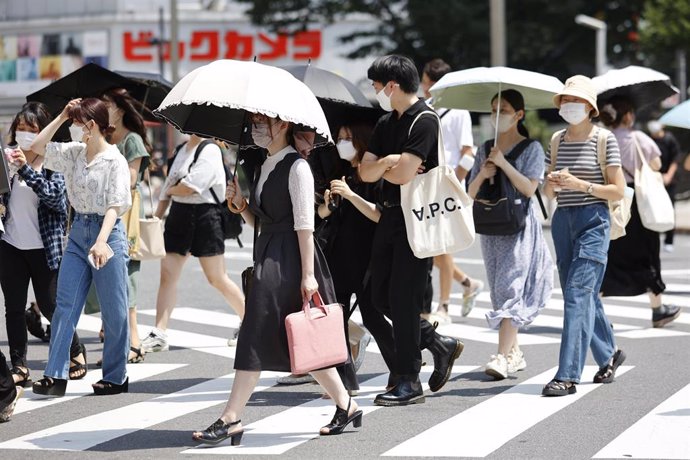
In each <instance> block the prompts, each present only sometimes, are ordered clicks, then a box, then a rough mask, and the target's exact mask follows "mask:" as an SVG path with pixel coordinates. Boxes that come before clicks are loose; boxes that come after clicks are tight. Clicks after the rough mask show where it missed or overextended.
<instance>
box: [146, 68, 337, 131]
mask: <svg viewBox="0 0 690 460" xmlns="http://www.w3.org/2000/svg"><path fill="white" fill-rule="evenodd" d="M154 113H155V114H156V115H157V116H159V117H161V118H163V119H165V120H166V121H168V122H169V123H171V124H173V125H174V126H176V127H177V128H178V129H179V130H180V131H182V132H183V133H188V134H198V135H200V136H204V137H213V138H217V139H222V140H224V141H227V142H230V143H233V144H238V145H239V144H241V143H242V140H243V131H244V128H245V125H246V116H247V115H248V114H250V113H261V114H263V115H267V116H269V117H278V118H280V119H281V120H284V121H289V122H292V123H295V124H297V125H302V126H304V127H307V128H310V129H313V130H314V131H315V132H316V141H315V145H318V144H325V143H328V142H332V138H331V133H330V130H329V128H328V122H327V121H326V116H325V115H324V113H323V110H322V109H321V106H320V105H319V102H318V101H317V100H316V96H314V93H312V92H311V90H310V89H309V88H308V87H307V86H306V85H305V84H304V83H302V82H301V81H299V80H298V79H296V78H295V77H294V76H292V75H291V74H290V73H289V72H287V71H285V70H283V69H279V68H277V67H273V66H268V65H264V64H260V63H258V62H247V61H236V60H231V59H224V60H218V61H214V62H211V63H210V64H207V65H204V66H201V67H199V68H197V69H195V70H193V71H191V72H190V73H188V74H187V75H185V76H184V77H183V78H182V79H181V80H180V81H179V82H178V83H177V84H176V85H175V86H174V87H173V88H172V90H171V91H170V93H168V95H167V96H166V97H165V99H164V100H163V102H162V103H161V105H160V106H159V107H158V109H156V110H155V111H154Z"/></svg>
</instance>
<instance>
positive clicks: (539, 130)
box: [525, 110, 553, 150]
mask: <svg viewBox="0 0 690 460" xmlns="http://www.w3.org/2000/svg"><path fill="white" fill-rule="evenodd" d="M525 128H527V131H529V137H530V139H536V140H538V141H539V142H541V145H542V147H544V150H546V148H547V147H548V145H549V142H550V141H551V134H553V128H550V127H549V124H548V123H547V122H546V121H545V120H542V119H541V118H539V113H538V112H537V111H536V110H528V111H527V112H525Z"/></svg>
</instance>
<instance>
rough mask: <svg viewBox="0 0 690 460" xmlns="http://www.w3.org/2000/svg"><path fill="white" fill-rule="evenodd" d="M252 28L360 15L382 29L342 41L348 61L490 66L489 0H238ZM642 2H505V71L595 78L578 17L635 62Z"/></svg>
mask: <svg viewBox="0 0 690 460" xmlns="http://www.w3.org/2000/svg"><path fill="white" fill-rule="evenodd" d="M242 1H244V2H247V3H250V4H251V7H250V8H249V12H248V14H249V16H250V18H251V20H252V22H254V23H255V24H257V25H262V26H267V27H269V28H271V29H273V30H279V31H281V32H288V33H289V32H294V31H297V30H303V29H305V28H306V27H307V26H308V25H309V24H313V23H318V24H330V23H333V22H334V21H339V20H342V19H343V18H345V17H346V16H347V15H350V14H364V15H368V16H369V17H371V18H376V19H378V20H379V21H380V27H377V28H374V29H372V30H362V31H357V32H354V33H352V34H350V35H346V36H343V37H340V40H341V42H343V43H356V44H358V47H357V48H356V49H355V50H354V51H353V52H351V53H349V54H348V55H347V57H366V56H372V57H373V56H377V55H381V54H386V53H399V54H404V55H407V56H409V57H411V58H412V59H413V60H414V61H415V63H416V64H417V65H418V66H419V67H420V68H421V67H422V66H423V65H424V63H425V62H427V61H428V60H430V59H432V58H435V57H441V58H443V59H444V60H446V61H447V62H448V63H449V64H451V66H452V67H453V68H454V69H463V68H469V67H476V66H482V65H489V63H490V51H489V50H490V30H489V2H488V0H450V1H449V0H242ZM643 4H644V0H627V1H625V2H622V1H611V0H606V1H605V0H594V1H593V0H571V1H568V2H554V1H552V0H508V1H506V16H507V17H506V24H507V41H508V44H507V46H508V65H510V66H513V67H519V68H523V69H528V70H535V71H540V72H544V73H549V74H552V75H555V76H557V77H559V78H561V79H565V78H567V77H568V76H570V75H573V74H576V73H582V74H585V75H592V74H593V73H594V32H593V31H591V30H589V29H586V28H584V27H582V26H578V25H576V24H575V22H574V18H575V16H576V15H577V14H581V13H582V14H587V15H590V16H596V17H598V18H600V19H603V20H605V21H606V22H607V23H608V25H609V40H608V43H609V58H610V59H611V60H613V61H614V63H622V64H627V63H638V62H639V60H640V56H639V52H638V49H637V43H636V41H634V40H631V37H634V35H633V36H631V35H630V33H631V32H636V24H637V18H638V17H639V14H640V11H641V10H642V7H643Z"/></svg>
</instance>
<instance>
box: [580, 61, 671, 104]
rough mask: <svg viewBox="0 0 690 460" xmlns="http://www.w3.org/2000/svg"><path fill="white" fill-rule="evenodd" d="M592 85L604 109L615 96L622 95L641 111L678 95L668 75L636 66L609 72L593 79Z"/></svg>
mask: <svg viewBox="0 0 690 460" xmlns="http://www.w3.org/2000/svg"><path fill="white" fill-rule="evenodd" d="M592 83H593V84H594V86H595V88H596V89H597V94H598V95H597V100H598V104H597V105H599V107H603V106H604V104H606V102H607V101H608V100H609V99H611V98H612V97H613V96H619V95H620V96H626V97H628V98H629V99H630V100H631V101H632V103H633V105H634V106H635V108H636V109H640V108H643V107H645V106H648V105H651V104H656V103H659V102H661V101H663V100H664V99H666V98H667V97H670V96H673V95H674V94H678V89H677V88H676V87H675V86H673V85H672V84H671V78H670V77H669V76H668V75H666V74H663V73H661V72H657V71H656V70H652V69H649V68H647V67H639V66H634V65H631V66H628V67H625V68H623V69H614V70H609V71H608V72H606V73H605V74H604V75H600V76H598V77H594V78H592Z"/></svg>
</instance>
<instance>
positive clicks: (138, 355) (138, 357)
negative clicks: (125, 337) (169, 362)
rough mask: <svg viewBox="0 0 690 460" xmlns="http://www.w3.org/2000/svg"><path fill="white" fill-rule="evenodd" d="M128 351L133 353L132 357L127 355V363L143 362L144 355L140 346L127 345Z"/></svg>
mask: <svg viewBox="0 0 690 460" xmlns="http://www.w3.org/2000/svg"><path fill="white" fill-rule="evenodd" d="M129 351H130V352H132V353H134V356H133V357H131V358H130V357H129V355H128V356H127V358H128V359H127V363H128V364H136V363H143V362H144V356H145V353H143V351H142V349H141V348H134V347H129Z"/></svg>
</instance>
